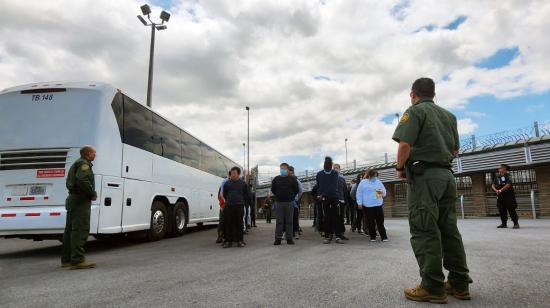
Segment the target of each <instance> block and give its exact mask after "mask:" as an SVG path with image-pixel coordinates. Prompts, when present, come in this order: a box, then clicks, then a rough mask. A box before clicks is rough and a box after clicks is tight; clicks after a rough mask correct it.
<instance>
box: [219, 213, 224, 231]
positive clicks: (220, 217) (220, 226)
mask: <svg viewBox="0 0 550 308" xmlns="http://www.w3.org/2000/svg"><path fill="white" fill-rule="evenodd" d="M223 219H224V217H223V211H222V209H220V216H219V221H218V233H221V234H223Z"/></svg>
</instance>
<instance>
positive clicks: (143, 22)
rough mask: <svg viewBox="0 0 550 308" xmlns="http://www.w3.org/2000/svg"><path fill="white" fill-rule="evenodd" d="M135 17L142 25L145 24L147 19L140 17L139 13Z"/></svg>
mask: <svg viewBox="0 0 550 308" xmlns="http://www.w3.org/2000/svg"><path fill="white" fill-rule="evenodd" d="M137 18H138V19H139V21H141V23H142V24H143V25H144V26H147V21H145V19H144V18H143V17H141V15H138V16H137Z"/></svg>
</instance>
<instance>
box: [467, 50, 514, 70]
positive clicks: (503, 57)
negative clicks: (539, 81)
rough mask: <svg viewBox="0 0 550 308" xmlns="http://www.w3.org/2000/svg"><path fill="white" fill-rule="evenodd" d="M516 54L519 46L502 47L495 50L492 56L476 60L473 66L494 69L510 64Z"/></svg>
mask: <svg viewBox="0 0 550 308" xmlns="http://www.w3.org/2000/svg"><path fill="white" fill-rule="evenodd" d="M518 56H519V48H518V47H517V46H516V47H512V48H503V49H499V50H497V52H495V53H494V54H493V55H492V56H490V57H488V58H485V59H482V60H480V61H478V62H477V63H476V64H475V66H476V67H478V68H486V69H496V68H500V67H504V66H506V65H508V64H510V62H512V61H513V60H514V59H515V58H517V57H518Z"/></svg>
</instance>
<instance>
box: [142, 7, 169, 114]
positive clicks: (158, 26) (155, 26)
mask: <svg viewBox="0 0 550 308" xmlns="http://www.w3.org/2000/svg"><path fill="white" fill-rule="evenodd" d="M141 13H142V14H143V16H147V19H148V20H149V23H147V21H145V19H144V18H143V17H142V16H141V15H138V16H137V18H138V19H139V21H141V23H142V24H143V25H144V26H148V27H151V47H150V49H149V77H148V78H147V107H151V96H152V92H153V60H154V54H155V30H158V31H160V30H166V28H167V27H166V25H165V24H164V23H165V22H168V20H170V13H168V12H166V11H162V12H161V13H160V19H161V20H162V22H161V23H156V22H154V21H152V20H151V8H150V7H149V5H147V4H144V5H142V6H141Z"/></svg>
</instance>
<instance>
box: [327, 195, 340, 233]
mask: <svg viewBox="0 0 550 308" xmlns="http://www.w3.org/2000/svg"><path fill="white" fill-rule="evenodd" d="M322 206H323V232H324V233H325V238H330V237H331V236H332V235H335V236H336V237H337V238H339V237H341V236H342V226H341V224H342V220H341V218H340V204H339V202H338V200H337V198H330V197H323V200H322Z"/></svg>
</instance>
